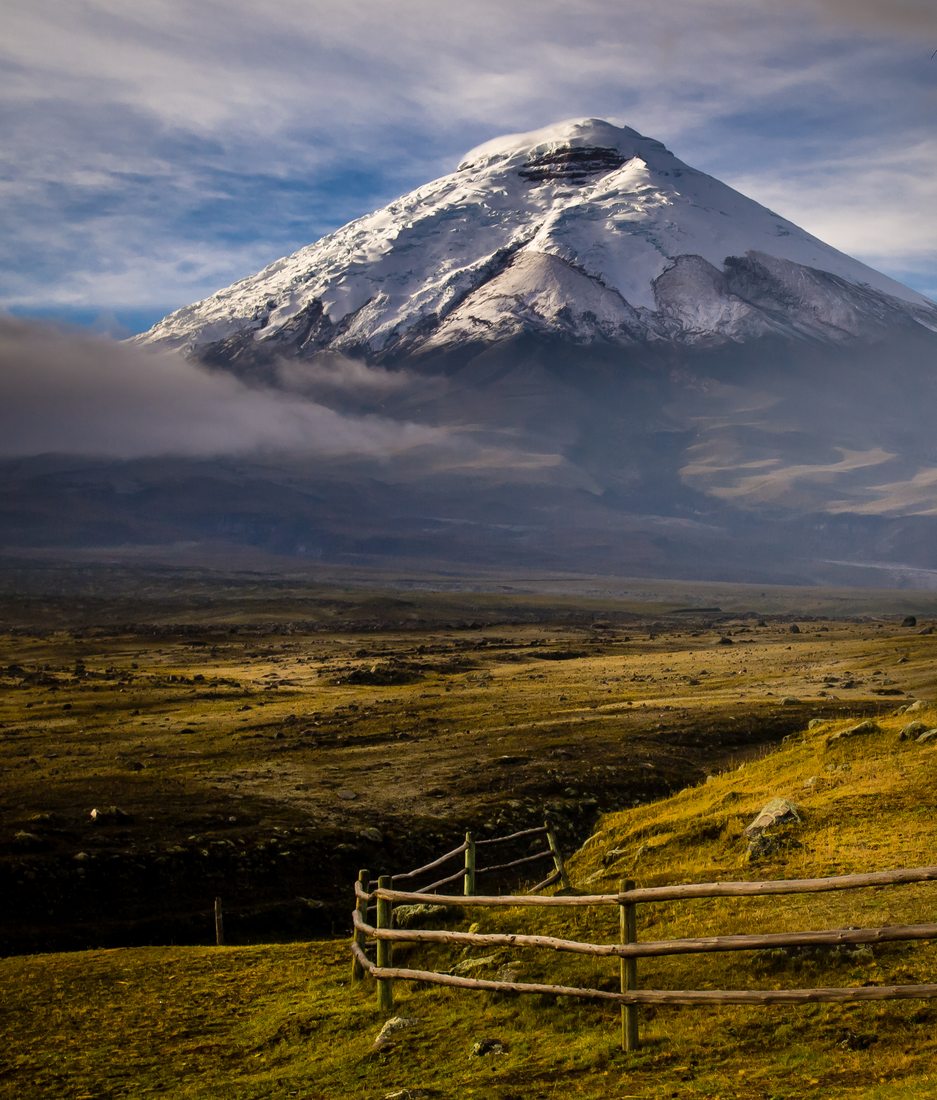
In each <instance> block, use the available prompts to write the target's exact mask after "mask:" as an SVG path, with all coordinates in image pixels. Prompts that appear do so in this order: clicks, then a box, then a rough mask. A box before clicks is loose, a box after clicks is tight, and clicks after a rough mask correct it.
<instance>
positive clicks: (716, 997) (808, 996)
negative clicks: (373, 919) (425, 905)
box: [352, 946, 937, 1005]
mask: <svg viewBox="0 0 937 1100" xmlns="http://www.w3.org/2000/svg"><path fill="white" fill-rule="evenodd" d="M352 950H353V951H354V952H355V953H356V954H358V956H359V959H360V960H361V961H362V965H363V964H364V963H367V969H368V972H369V973H370V974H371V975H372V976H373V977H375V978H378V979H383V980H387V979H394V978H397V979H399V980H401V981H410V982H424V983H426V984H428V985H451V986H458V987H459V988H460V989H485V990H490V991H491V992H493V993H541V994H547V995H550V996H555V997H578V998H580V999H582V1000H587V1001H613V1002H614V1003H616V1004H623V1005H642V1004H644V1005H774V1004H778V1005H780V1004H815V1003H820V1002H829V1003H832V1004H835V1003H849V1002H851V1001H886V1000H909V1001H914V1000H926V999H928V998H931V997H937V985H861V986H857V987H856V988H854V989H846V988H841V987H839V986H831V987H829V988H824V989H635V990H630V991H628V992H622V993H613V992H612V991H611V990H607V989H582V988H579V987H578V986H569V985H548V984H541V983H538V982H499V981H492V980H488V979H486V978H463V977H460V976H459V975H457V974H440V973H438V972H437V971H435V970H408V969H405V968H404V967H382V966H375V965H374V964H373V963H371V962H370V961H369V960H368V959H367V956H365V955H364V952H362V951H361V949H360V948H359V947H357V946H353V947H352Z"/></svg>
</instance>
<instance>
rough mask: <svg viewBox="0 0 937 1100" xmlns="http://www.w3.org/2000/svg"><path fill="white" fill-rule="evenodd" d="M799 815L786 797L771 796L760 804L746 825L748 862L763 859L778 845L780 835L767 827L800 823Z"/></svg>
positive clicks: (781, 826) (773, 827)
mask: <svg viewBox="0 0 937 1100" xmlns="http://www.w3.org/2000/svg"><path fill="white" fill-rule="evenodd" d="M801 823H802V822H801V816H800V813H799V811H798V809H797V807H796V806H795V805H794V803H793V802H789V801H788V800H787V799H786V798H772V799H771V801H770V802H766V803H765V805H764V806H762V808H761V810H760V812H759V813H758V814H757V815H756V817H755V818H754V819H753V820H752V821H751V822H750V823H749V824H748V825H747V826H746V828H745V832H744V835H745V837H746V838H747V839H748V851H747V852H746V858H747V859H748V860H749V862H755V861H757V860H759V859H764V858H765V857H766V856H769V855H770V854H771V853H772V852H774V851H775V850H776V849H777V847H778V842H779V840H780V837H779V836H777V835H776V834H774V833H769V831H768V830H769V829H776V828H779V827H780V828H782V830H783V827H784V826H797V825H800V824H801Z"/></svg>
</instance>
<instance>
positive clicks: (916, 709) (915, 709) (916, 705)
mask: <svg viewBox="0 0 937 1100" xmlns="http://www.w3.org/2000/svg"><path fill="white" fill-rule="evenodd" d="M926 709H927V703H925V702H924V700H923V699H915V700H914V702H913V703H908V705H907V706H906V707H905V711H904V712H905V714H919V713H920V712H921V711H922V710H926Z"/></svg>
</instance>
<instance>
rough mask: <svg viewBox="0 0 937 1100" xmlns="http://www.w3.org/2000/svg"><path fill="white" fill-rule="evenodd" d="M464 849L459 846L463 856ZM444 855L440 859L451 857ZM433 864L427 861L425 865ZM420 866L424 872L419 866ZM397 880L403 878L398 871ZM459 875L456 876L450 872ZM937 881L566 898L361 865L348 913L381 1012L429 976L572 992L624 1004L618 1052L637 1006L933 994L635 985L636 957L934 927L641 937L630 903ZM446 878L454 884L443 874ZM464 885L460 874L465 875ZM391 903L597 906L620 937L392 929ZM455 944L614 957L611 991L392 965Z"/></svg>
mask: <svg viewBox="0 0 937 1100" xmlns="http://www.w3.org/2000/svg"><path fill="white" fill-rule="evenodd" d="M462 850H463V849H462V848H460V849H457V851H459V852H461V851H462ZM451 855H452V853H449V854H448V856H447V858H448V857H449V856H451ZM429 866H431V865H428V867H429ZM426 869H427V868H422V869H421V870H426ZM397 877H403V876H397ZM456 877H457V876H456ZM933 880H937V867H914V868H904V869H900V870H895V871H881V872H876V873H873V874H859V875H840V876H837V877H833V878H817V879H778V880H773V881H772V880H769V881H765V882H707V883H691V884H684V885H679V886H657V887H648V888H644V889H636V888H635V884H634V883H633V882H632V881H630V880H625V881H624V882H623V883H622V886H621V890H620V891H619V893H617V894H591V895H582V894H578V895H577V894H564V895H556V896H534V895H532V894H523V895H509V896H508V895H506V896H484V895H471V896H467V895H465V894H463V895H447V894H431V893H427V892H426V890H423V891H410V892H408V891H403V890H396V889H394V888H393V884H392V880H391V878H390V876H386V875H384V876H381V877H380V878H379V879H378V880H377V883H376V889H373V888H372V887H373V886H374V885H375V884H374V883H372V881H371V880H370V879H369V878H368V872H367V871H362V872H361V874H360V875H359V877H358V882H357V883H356V884H355V897H356V907H355V912H354V914H353V922H354V939H353V941H352V954H353V956H354V976H355V977H356V978H361V977H363V976H364V974H366V973H367V974H370V975H371V976H372V977H374V978H376V979H377V1000H378V1007H379V1009H380V1010H381V1011H382V1012H389V1011H391V1010H392V1008H393V1003H394V1001H393V984H392V983H393V982H394V981H395V980H399V981H409V982H427V983H430V984H435V985H448V986H455V987H458V988H461V989H476V990H477V989H484V990H491V991H494V992H506V993H540V994H548V995H556V996H558V995H562V996H566V997H579V998H583V999H587V1000H596V1001H613V1002H616V1003H618V1004H619V1005H621V1041H622V1049H624V1050H635V1049H636V1048H637V1046H638V1006H639V1005H642V1004H650V1005H660V1004H671V1005H733V1004H741V1005H773V1004H807V1003H815V1002H834V1003H835V1002H849V1001H883V1000H899V999H905V1000H914V999H930V998H934V997H937V984H924V983H920V984H915V985H875V986H861V987H859V988H853V989H848V988H836V987H834V988H822V989H766V990H755V989H694V990H670V989H639V988H638V972H637V961H638V959H640V958H649V957H657V956H664V955H684V954H707V953H710V952H721V951H756V950H763V949H766V948H786V947H807V946H839V945H843V944H850V945H852V944H872V943H892V942H895V941H902V940H931V939H937V924H916V925H893V926H886V927H882V928H837V929H826V930H823V931H817V932H774V933H766V934H759V935H731V936H708V937H701V938H697V939H677V940H660V941H656V942H638V936H637V906H638V905H643V904H648V903H652V902H664V901H683V900H690V899H693V898H717V897H732V898H744V897H765V896H769V895H774V894H810V893H823V892H826V891H829V890H853V889H859V888H862V887H882V886H897V885H901V884H904V883H915V882H927V881H933ZM450 881H451V880H450ZM466 881H467V876H466ZM372 902H376V914H377V919H376V923H375V924H374V925H371V924H369V923H368V919H367V914H368V909H369V906H370V905H371V903H372ZM395 902H411V903H412V902H431V903H434V904H438V905H447V906H462V907H475V906H485V907H503V908H511V907H515V906H526V907H531V906H536V907H545V908H546V907H553V906H603V905H615V906H618V908H619V914H620V928H621V935H620V942H619V943H602V944H595V943H582V942H579V941H578V940H564V939H557V938H556V937H553V936H535V935H522V934H519V933H517V934H515V933H501V932H494V933H473V932H450V931H440V930H429V929H411V928H394V927H393V905H394V903H395ZM369 939H370V940H373V941H374V942H375V943H376V948H377V960H376V963H372V962H371V960H370V959H369V958H368V956H367V952H366V945H367V942H368V940H369ZM395 942H399V943H453V944H460V945H462V946H463V947H467V946H472V947H538V948H549V949H551V950H553V951H569V952H574V953H576V954H580V955H591V956H601V957H615V958H618V959H619V961H620V986H621V991H620V992H618V993H615V992H612V991H609V990H602V989H581V988H577V987H570V986H561V985H549V984H541V983H532V982H507V981H489V980H486V979H480V978H466V977H461V976H459V975H455V974H443V973H437V972H436V971H430V970H410V969H406V968H402V967H395V966H394V965H393V960H392V950H393V944H394V943H395Z"/></svg>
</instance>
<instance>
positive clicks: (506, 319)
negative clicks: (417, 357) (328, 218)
mask: <svg viewBox="0 0 937 1100" xmlns="http://www.w3.org/2000/svg"><path fill="white" fill-rule="evenodd" d="M690 258H693V259H692V260H691V259H690ZM895 324H898V325H901V324H911V325H914V324H921V325H924V326H925V327H928V328H932V329H935V330H937V306H935V305H934V304H933V303H931V302H929V301H928V300H927V299H926V298H924V297H923V296H921V295H919V294H917V293H916V292H915V291H912V290H910V289H909V288H907V287H904V286H902V285H901V284H900V283H897V282H895V281H894V280H892V279H890V278H888V277H887V276H885V275H883V274H881V273H880V272H877V271H875V270H873V269H872V268H869V267H867V266H866V265H864V264H862V263H860V262H859V261H857V260H854V259H852V258H851V257H849V256H847V255H845V254H844V253H842V252H839V251H837V250H836V249H834V248H832V247H831V246H829V245H827V244H824V243H823V242H822V241H820V240H818V239H817V238H816V237H813V236H811V235H810V234H809V233H806V232H805V231H804V230H802V229H800V228H799V227H798V226H796V225H794V224H793V223H792V222H789V221H787V220H786V219H784V218H782V217H780V216H779V215H777V214H775V213H773V212H772V211H770V210H768V209H766V208H765V207H763V206H760V205H759V204H758V203H756V202H754V201H753V200H751V199H749V198H747V197H746V196H744V195H742V194H740V193H739V192H737V191H734V190H733V189H732V188H731V187H728V186H727V185H726V184H724V183H722V182H720V181H719V180H717V179H715V178H714V177H712V176H708V175H706V174H705V173H702V172H699V171H697V170H696V169H693V168H691V167H690V166H688V165H686V164H684V163H683V162H682V161H680V160H679V159H678V158H677V157H676V156H674V154H673V153H671V152H670V151H669V150H668V149H667V148H666V147H665V146H664V145H662V144H661V143H660V142H658V141H656V140H654V139H652V138H647V137H644V136H643V135H641V134H639V133H638V132H637V131H636V130H632V129H630V128H628V127H619V126H615V125H613V124H612V123H609V122H605V121H603V120H601V119H593V118H588V119H572V120H568V121H566V122H562V123H558V124H555V125H553V126H548V127H545V128H543V129H541V130H535V131H531V132H529V133H524V134H512V135H507V136H505V137H501V138H496V139H494V140H492V141H488V142H485V143H483V144H482V145H479V146H477V147H476V148H475V149H473V150H471V151H470V152H469V153H468V154H467V155H466V156H465V157H464V158H463V160H462V162H461V163H460V165H459V167H458V168H457V169H456V171H454V172H452V173H450V174H448V175H445V176H442V177H440V178H439V179H436V180H433V181H431V182H429V183H427V184H424V185H423V186H421V187H418V188H416V189H415V190H414V191H411V192H409V193H408V194H406V195H403V196H401V197H400V198H398V199H396V200H394V201H393V202H391V203H390V204H388V205H387V206H386V207H384V208H383V209H381V210H377V211H375V212H374V213H371V214H367V215H365V216H363V217H361V218H358V219H356V220H355V221H352V222H350V223H348V224H347V225H345V226H343V227H342V228H340V229H338V230H336V231H335V232H333V233H331V234H329V235H328V236H326V237H324V238H322V239H321V240H320V241H318V242H316V243H314V244H311V245H308V246H306V247H305V248H302V249H300V250H299V251H298V252H296V253H294V254H293V255H291V256H287V257H284V258H282V259H280V260H277V261H275V262H274V263H273V264H271V265H269V266H268V267H267V268H265V269H264V270H263V271H261V272H259V273H258V274H256V275H252V276H249V277H248V278H246V279H242V280H240V281H239V282H237V283H235V284H233V285H232V286H230V287H227V288H225V289H224V290H221V291H219V292H218V293H217V294H213V295H211V296H210V297H208V298H206V299H204V300H203V301H201V302H198V303H195V304H194V305H192V306H187V307H185V308H183V309H181V310H178V311H176V312H175V313H173V314H170V315H169V316H168V317H167V318H165V319H164V320H163V321H161V322H159V323H158V324H157V325H156V326H154V327H153V328H152V329H151V330H150V331H149V332H147V333H144V334H142V335H141V336H140V337H137V341H138V342H140V343H142V344H154V345H162V346H169V347H175V348H179V349H182V350H184V351H186V352H188V353H190V354H194V355H196V356H199V357H203V358H210V359H212V361H214V362H218V363H222V364H223V363H225V362H226V361H230V360H232V359H234V358H237V359H239V360H240V362H241V363H247V362H249V361H251V360H252V359H263V358H265V357H270V356H277V357H280V358H284V357H285V358H289V357H305V356H309V355H311V354H314V353H316V352H317V351H321V350H333V351H341V352H344V353H348V354H352V355H358V356H362V357H365V358H370V359H381V358H389V357H394V356H400V355H406V354H414V353H419V352H422V351H430V350H439V349H441V348H445V347H449V346H452V345H453V344H458V343H460V342H465V341H471V342H482V343H485V342H493V341H497V340H501V339H505V338H508V337H510V336H513V335H517V334H519V333H522V332H537V333H542V334H550V333H553V334H555V335H556V336H557V337H560V338H563V339H565V340H572V341H574V342H576V341H578V342H584V343H590V342H594V341H597V340H598V341H603V342H612V343H615V342H623V343H628V342H631V341H635V340H654V341H658V340H665V341H670V342H675V343H686V344H692V343H698V342H700V341H703V342H708V343H719V342H720V341H722V342H725V341H730V342H738V341H743V340H747V339H750V338H754V337H757V336H760V335H764V334H766V333H772V334H779V335H785V336H788V337H791V338H803V337H809V338H812V339H821V340H829V341H834V342H836V341H842V340H844V339H849V338H851V337H859V336H868V335H870V334H871V333H873V332H876V331H880V330H881V329H882V328H883V327H887V326H891V325H895Z"/></svg>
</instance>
